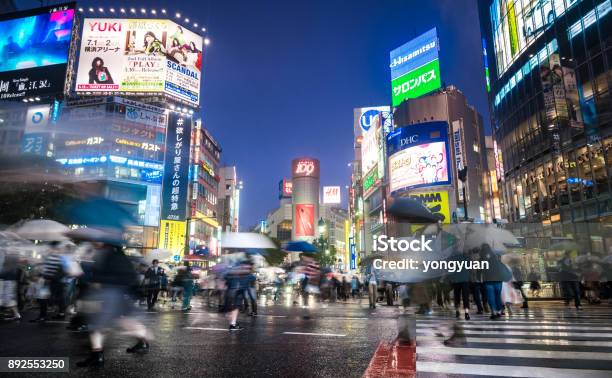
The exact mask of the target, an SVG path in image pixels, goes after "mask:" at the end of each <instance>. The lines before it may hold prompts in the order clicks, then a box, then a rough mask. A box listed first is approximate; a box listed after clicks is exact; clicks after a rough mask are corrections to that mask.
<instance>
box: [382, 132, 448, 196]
mask: <svg viewBox="0 0 612 378" xmlns="http://www.w3.org/2000/svg"><path fill="white" fill-rule="evenodd" d="M387 154H388V156H389V162H388V165H389V190H390V191H391V192H395V191H398V190H404V189H413V188H424V187H430V186H436V185H450V184H451V169H450V168H451V166H450V161H449V157H450V156H451V155H450V152H449V146H448V123H446V122H441V121H436V122H426V123H421V124H417V125H410V126H405V127H401V128H397V129H395V130H394V131H393V132H392V133H390V134H389V135H388V136H387Z"/></svg>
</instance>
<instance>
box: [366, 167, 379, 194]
mask: <svg viewBox="0 0 612 378" xmlns="http://www.w3.org/2000/svg"><path fill="white" fill-rule="evenodd" d="M377 180H378V169H377V168H376V167H374V169H372V170H371V171H370V173H368V174H367V175H366V177H365V178H364V179H363V192H364V193H365V192H367V191H368V189H370V188H371V187H372V185H374V184H375V183H376V181H377Z"/></svg>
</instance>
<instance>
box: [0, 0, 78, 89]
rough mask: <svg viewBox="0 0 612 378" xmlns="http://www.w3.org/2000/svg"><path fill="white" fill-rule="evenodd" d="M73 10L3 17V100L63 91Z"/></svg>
mask: <svg viewBox="0 0 612 378" xmlns="http://www.w3.org/2000/svg"><path fill="white" fill-rule="evenodd" d="M74 7H75V4H74V3H70V4H66V5H61V6H55V7H45V8H37V9H33V10H29V11H24V12H18V13H11V14H3V15H0V46H1V47H0V52H1V54H2V57H1V58H0V100H11V99H23V98H26V97H29V96H43V95H45V96H46V95H57V94H60V93H63V92H64V83H65V79H66V68H67V67H68V55H69V51H70V40H71V37H72V27H73V21H74V20H73V18H74V12H75V10H74Z"/></svg>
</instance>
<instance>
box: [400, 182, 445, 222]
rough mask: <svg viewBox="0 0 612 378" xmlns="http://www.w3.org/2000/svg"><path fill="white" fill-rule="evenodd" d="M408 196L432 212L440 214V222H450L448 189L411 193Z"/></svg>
mask: <svg viewBox="0 0 612 378" xmlns="http://www.w3.org/2000/svg"><path fill="white" fill-rule="evenodd" d="M410 198H414V199H417V200H419V201H421V202H422V203H423V205H425V207H427V208H428V209H429V211H431V213H432V214H437V215H438V216H440V220H441V221H442V223H451V213H450V204H449V202H448V191H446V190H442V191H437V192H423V193H411V194H410Z"/></svg>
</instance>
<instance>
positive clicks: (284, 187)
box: [278, 179, 293, 199]
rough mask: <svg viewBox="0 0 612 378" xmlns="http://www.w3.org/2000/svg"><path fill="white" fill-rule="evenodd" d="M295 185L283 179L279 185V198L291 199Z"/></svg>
mask: <svg viewBox="0 0 612 378" xmlns="http://www.w3.org/2000/svg"><path fill="white" fill-rule="evenodd" d="M292 193H293V183H292V182H291V180H287V179H282V180H280V181H279V183H278V198H279V199H281V198H291V194H292Z"/></svg>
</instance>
